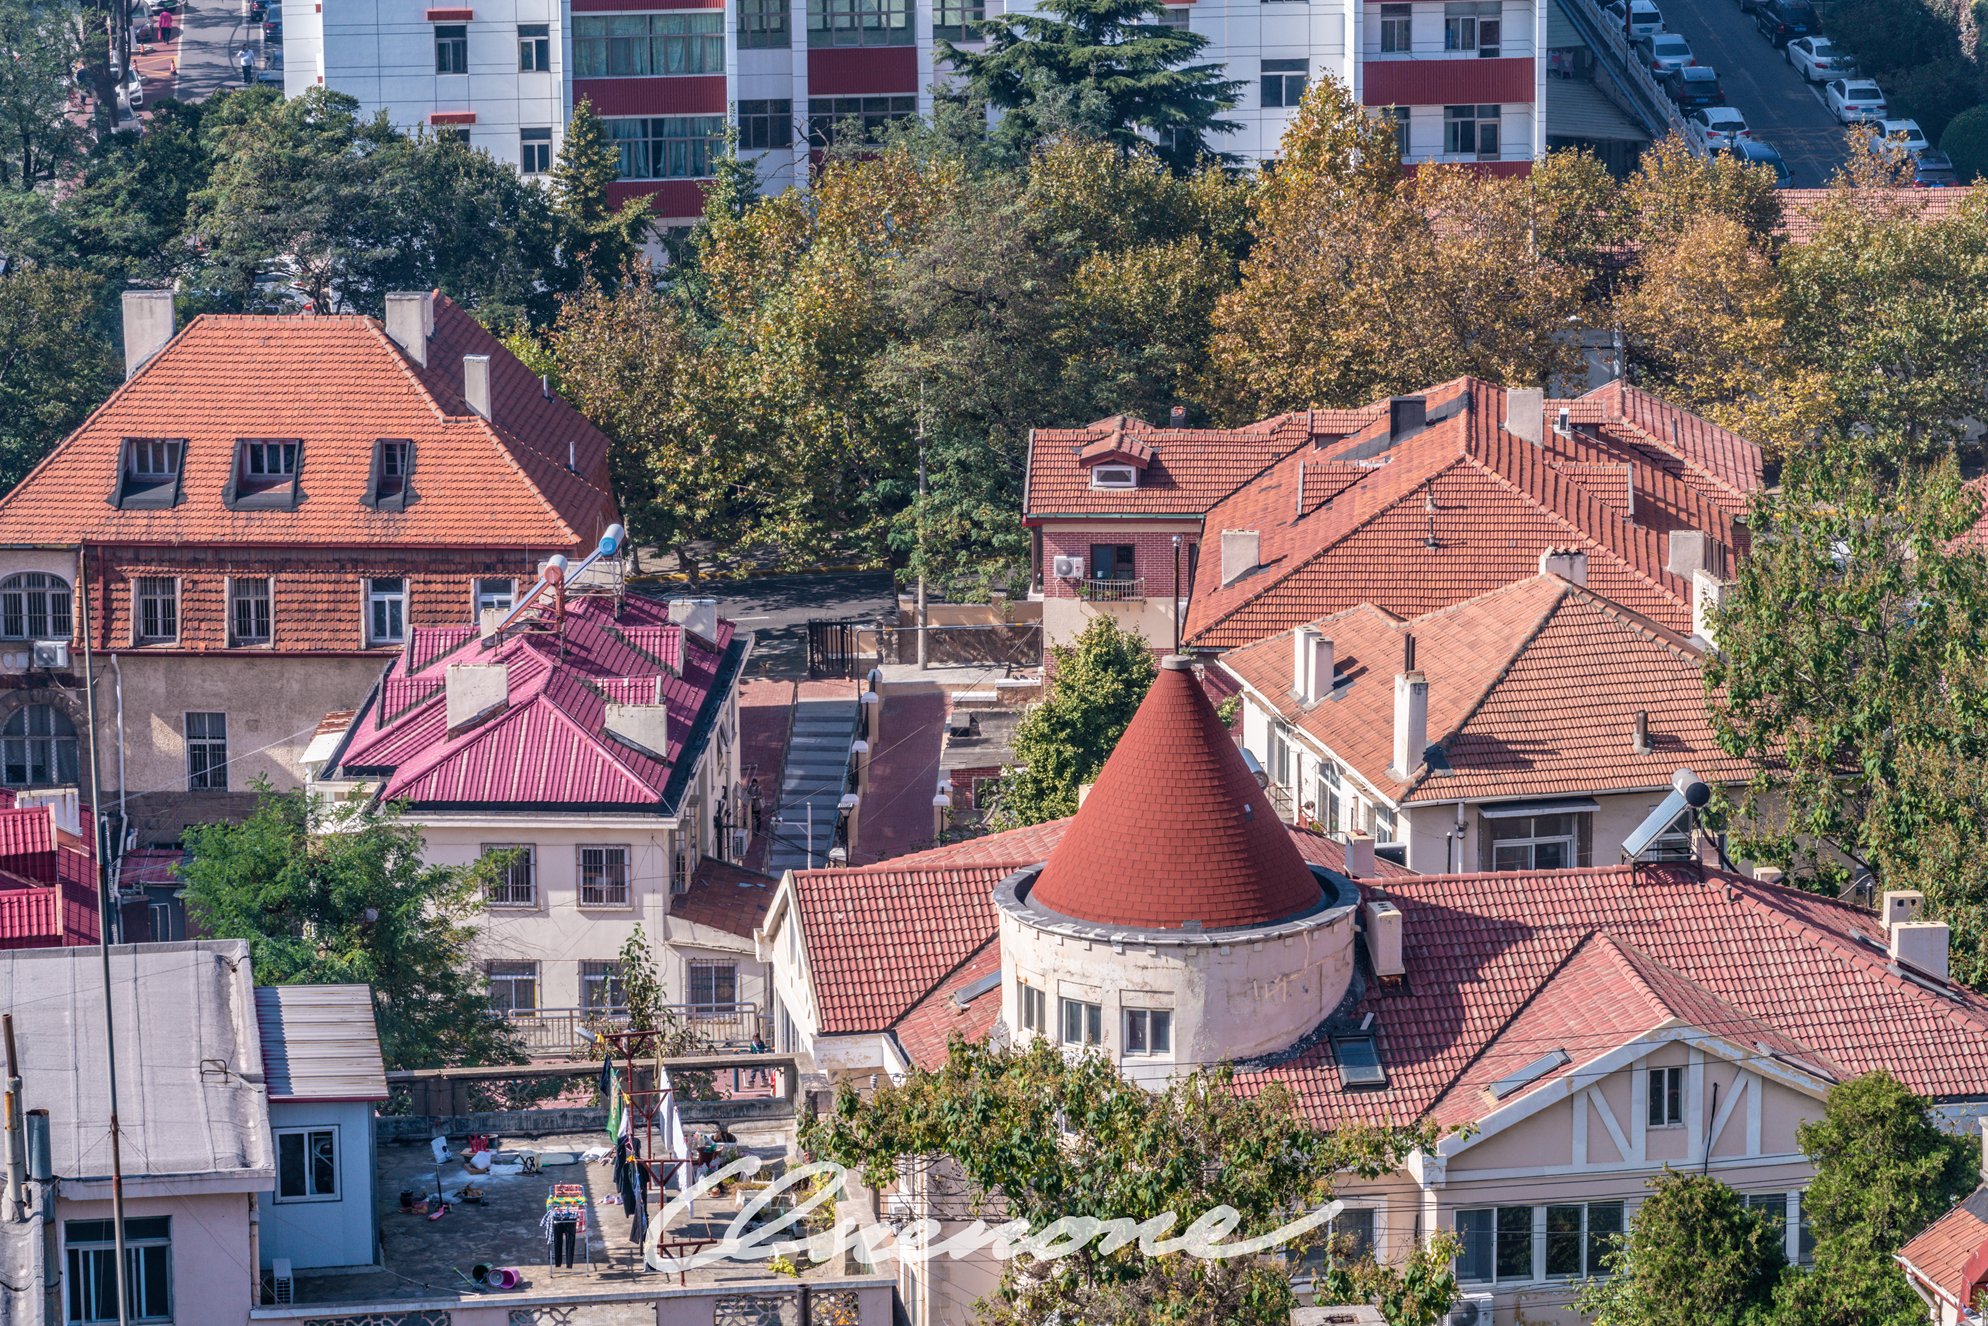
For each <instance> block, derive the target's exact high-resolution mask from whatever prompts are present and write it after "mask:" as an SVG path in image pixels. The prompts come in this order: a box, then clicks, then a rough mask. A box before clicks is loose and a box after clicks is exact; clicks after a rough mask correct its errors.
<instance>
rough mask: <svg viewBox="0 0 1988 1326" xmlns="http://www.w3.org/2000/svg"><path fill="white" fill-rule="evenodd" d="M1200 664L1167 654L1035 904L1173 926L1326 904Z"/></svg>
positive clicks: (1038, 884)
mask: <svg viewBox="0 0 1988 1326" xmlns="http://www.w3.org/2000/svg"><path fill="white" fill-rule="evenodd" d="M1192 666H1193V665H1192V664H1191V662H1190V661H1189V660H1188V659H1186V658H1181V657H1173V658H1168V659H1165V660H1163V661H1162V662H1161V664H1160V670H1159V675H1158V676H1157V677H1156V678H1155V679H1154V681H1153V687H1152V689H1151V690H1150V691H1148V692H1147V694H1146V698H1145V699H1144V700H1143V701H1142V702H1141V703H1140V705H1139V709H1138V712H1137V713H1135V714H1134V715H1133V716H1132V721H1131V723H1130V724H1128V725H1127V726H1126V729H1125V734H1124V735H1123V736H1122V737H1120V738H1119V740H1118V745H1117V746H1116V747H1114V748H1113V750H1112V752H1111V756H1110V758H1109V759H1107V760H1106V761H1105V763H1104V768H1103V769H1102V770H1101V771H1100V772H1099V773H1098V776H1097V781H1096V782H1095V784H1093V786H1092V788H1091V792H1090V795H1089V797H1088V798H1087V799H1086V800H1085V801H1084V803H1083V804H1082V805H1081V806H1080V807H1079V808H1078V810H1077V814H1076V816H1075V818H1074V819H1073V820H1072V821H1071V824H1070V831H1069V832H1068V833H1065V834H1064V835H1063V841H1062V842H1060V843H1058V844H1057V846H1056V850H1055V851H1054V852H1051V853H1050V855H1049V863H1048V864H1047V865H1045V866H1044V867H1043V869H1042V873H1041V875H1040V876H1039V877H1038V878H1037V879H1036V881H1035V884H1034V886H1033V887H1032V888H1030V890H1029V895H1028V896H1029V901H1030V902H1031V903H1033V904H1034V905H1035V906H1038V907H1044V908H1047V909H1048V910H1050V911H1052V912H1057V913H1060V914H1061V915H1064V916H1067V917H1070V918H1072V919H1074V920H1078V921H1090V922H1095V923H1097V924H1099V925H1108V926H1125V927H1132V928H1139V929H1167V930H1178V929H1180V928H1182V927H1183V926H1188V925H1196V926H1199V927H1201V928H1203V929H1208V930H1220V929H1228V928H1231V927H1235V926H1250V925H1263V924H1266V923H1269V922H1271V921H1277V920H1281V919H1284V918H1286V917H1291V916H1296V915H1299V914H1301V913H1303V912H1307V911H1310V910H1312V909H1313V908H1316V907H1317V906H1319V904H1320V901H1321V898H1322V894H1321V891H1320V889H1319V885H1318V881H1317V880H1316V879H1315V878H1314V877H1313V876H1312V873H1311V871H1310V870H1309V869H1307V868H1306V866H1305V862H1304V858H1302V857H1301V856H1299V855H1298V852H1297V850H1296V849H1295V848H1294V847H1293V846H1292V845H1291V839H1290V835H1289V834H1288V833H1287V832H1286V831H1285V826H1284V825H1283V824H1282V822H1280V821H1279V820H1278V818H1277V812H1276V811H1275V810H1274V809H1273V808H1272V807H1271V805H1270V801H1269V798H1267V797H1266V796H1265V795H1264V793H1263V789H1262V788H1260V787H1258V786H1257V784H1256V779H1255V778H1254V777H1252V776H1251V774H1250V772H1249V767H1248V766H1247V765H1245V764H1244V763H1243V758H1242V752H1241V751H1240V750H1239V749H1237V747H1236V743H1235V740H1234V739H1233V738H1232V737H1231V736H1230V735H1229V731H1228V729H1227V728H1225V727H1224V726H1223V725H1222V720H1221V719H1219V718H1217V717H1216V716H1215V706H1214V705H1212V704H1210V703H1209V702H1208V697H1207V695H1206V694H1205V693H1204V692H1203V691H1202V689H1201V687H1200V686H1199V685H1198V684H1197V683H1196V682H1195V679H1194V673H1193V670H1192Z"/></svg>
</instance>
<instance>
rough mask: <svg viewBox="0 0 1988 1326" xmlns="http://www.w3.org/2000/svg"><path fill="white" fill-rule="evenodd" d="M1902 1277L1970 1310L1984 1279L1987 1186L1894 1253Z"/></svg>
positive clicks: (1987, 1252) (1987, 1259)
mask: <svg viewBox="0 0 1988 1326" xmlns="http://www.w3.org/2000/svg"><path fill="white" fill-rule="evenodd" d="M1898 1260H1899V1263H1900V1264H1901V1265H1902V1266H1904V1267H1905V1271H1906V1274H1908V1275H1910V1276H1911V1277H1912V1278H1913V1279H1914V1280H1917V1281H1918V1282H1919V1283H1920V1284H1922V1285H1924V1286H1925V1287H1927V1288H1928V1289H1931V1290H1932V1291H1933V1292H1934V1293H1936V1294H1938V1295H1939V1296H1940V1297H1941V1298H1943V1299H1945V1300H1946V1301H1947V1302H1948V1303H1950V1304H1952V1305H1953V1306H1954V1307H1956V1308H1972V1307H1973V1306H1974V1302H1975V1299H1976V1297H1977V1296H1978V1295H1979V1293H1980V1291H1981V1288H1982V1283H1983V1281H1985V1280H1988V1187H1983V1188H1976V1189H1975V1190H1974V1191H1973V1192H1972V1193H1971V1194H1969V1195H1968V1196H1967V1197H1964V1198H1962V1199H1961V1201H1960V1203H1959V1204H1958V1205H1956V1206H1955V1207H1954V1209H1953V1210H1951V1211H1949V1212H1947V1213H1946V1214H1945V1215H1943V1216H1941V1217H1940V1218H1939V1219H1938V1220H1935V1221H1934V1222H1933V1223H1932V1224H1930V1225H1928V1226H1926V1228H1925V1229H1923V1230H1921V1231H1920V1232H1919V1235H1918V1237H1916V1238H1914V1239H1913V1240H1912V1241H1911V1242H1910V1243H1907V1244H1906V1245H1905V1246H1904V1247H1903V1248H1900V1249H1899V1250H1898Z"/></svg>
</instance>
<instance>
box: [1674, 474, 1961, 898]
mask: <svg viewBox="0 0 1988 1326" xmlns="http://www.w3.org/2000/svg"><path fill="white" fill-rule="evenodd" d="M1980 514H1981V499H1980V494H1979V492H1978V491H1977V490H1975V489H1973V488H1970V487H1969V486H1967V485H1966V484H1964V483H1963V482H1962V480H1961V477H1960V474H1959V472H1958V470H1957V468H1956V467H1955V465H1954V464H1953V462H1952V460H1951V458H1949V459H1947V460H1944V461H1941V462H1939V463H1937V464H1934V465H1930V466H1919V465H1916V464H1907V465H1905V466H1903V467H1902V468H1901V467H1900V466H1899V465H1898V464H1897V463H1896V462H1895V461H1894V460H1892V459H1890V458H1888V457H1887V456H1886V455H1885V454H1883V450H1882V448H1881V447H1880V446H1874V445H1870V444H1865V443H1847V442H1837V443H1831V444H1828V445H1826V446H1823V447H1821V448H1819V449H1817V450H1814V451H1811V452H1804V453H1801V454H1798V455H1796V456H1794V457H1793V458H1791V459H1790V461H1789V463H1788V466H1787V468H1786V470H1785V471H1784V472H1783V475H1782V482H1781V484H1780V486H1779V488H1778V489H1776V490H1773V491H1771V492H1769V493H1767V494H1765V495H1763V496H1762V497H1761V498H1760V499H1758V500H1757V501H1756V503H1755V505H1754V508H1753V510H1752V512H1751V514H1750V515H1749V517H1748V526H1749V528H1750V529H1751V531H1752V534H1753V551H1752V553H1751V555H1750V556H1749V557H1747V558H1746V559H1745V560H1744V561H1742V562H1741V563H1740V566H1739V569H1738V576H1737V579H1736V580H1735V581H1734V582H1733V583H1732V584H1731V585H1730V586H1729V587H1728V588H1727V590H1726V592H1725V598H1724V604H1723V606H1722V607H1721V608H1720V610H1719V611H1718V613H1717V617H1716V622H1715V629H1716V633H1717V638H1718V646H1719V647H1718V649H1717V650H1716V651H1715V652H1713V653H1711V654H1709V655H1708V656H1707V659H1706V669H1705V678H1706V686H1707V688H1708V691H1707V693H1708V695H1709V697H1710V709H1711V715H1712V719H1713V723H1714V725H1715V729H1716V731H1717V733H1718V736H1719V740H1720V743H1721V745H1723V746H1724V747H1725V749H1726V750H1727V751H1728V752H1729V753H1731V754H1733V755H1736V756H1741V757H1744V758H1745V759H1747V760H1748V761H1749V762H1750V763H1751V764H1752V766H1753V770H1754V772H1753V776H1752V778H1751V780H1750V781H1749V783H1748V784H1747V786H1746V787H1745V788H1744V789H1743V791H1742V792H1741V793H1740V794H1739V795H1738V796H1737V797H1736V798H1734V805H1733V807H1732V809H1733V812H1734V813H1733V824H1732V827H1733V828H1734V830H1735V831H1736V839H1737V841H1736V851H1735V855H1739V856H1744V857H1745V858H1747V859H1749V860H1753V861H1759V862H1763V863H1767V864H1772V865H1777V866H1781V867H1784V868H1785V869H1787V870H1788V872H1789V875H1790V879H1791V882H1795V883H1799V884H1802V885H1803V886H1805V887H1809V888H1813V889H1817V890H1820V891H1823V892H1828V893H1832V894H1833V893H1838V892H1840V891H1842V890H1843V889H1844V888H1845V887H1846V886H1847V885H1849V884H1850V883H1852V882H1853V881H1856V880H1859V879H1862V878H1865V877H1867V876H1868V877H1882V879H1883V881H1884V887H1891V886H1892V885H1891V879H1892V875H1893V873H1894V872H1895V871H1896V870H1897V869H1898V868H1900V867H1905V868H1908V869H1909V867H1910V866H1911V864H1912V863H1913V861H1914V860H1915V859H1916V856H1917V852H1918V846H1917V843H1918V839H1919V836H1920V835H1921V834H1922V833H1924V832H1925V831H1926V829H1927V828H1928V826H1931V825H1937V824H1943V823H1945V822H1946V820H1947V818H1948V816H1949V815H1951V814H1952V813H1953V811H1954V808H1955V801H1954V799H1953V798H1954V797H1955V796H1956V795H1964V794H1965V789H1964V788H1959V789H1954V788H1948V787H1945V786H1942V785H1940V784H1939V783H1938V782H1935V781H1932V780H1928V779H1925V778H1921V777H1915V776H1912V775H1913V774H1914V772H1915V770H1916V769H1917V768H1918V767H1919V766H1918V765H1917V764H1915V760H1916V758H1917V756H1918V754H1919V753H1921V752H1935V753H1942V754H1944V755H1946V756H1950V757H1953V758H1956V759H1959V760H1963V761H1965V762H1967V763H1969V764H1973V763H1975V762H1978V761H1980V760H1981V759H1982V758H1983V757H1984V755H1988V725H1984V723H1985V721H1988V684H1984V680H1988V679H1984V676H1983V660H1984V658H1988V551H1984V549H1983V548H1982V547H1981V546H1980V545H1979V544H1978V543H1975V542H1973V541H1972V540H1971V539H1970V538H1968V537H1967V536H1968V535H1969V534H1970V533H1971V532H1972V530H1973V528H1974V526H1975V523H1976V521H1977V520H1978V519H1979V517H1980ZM1965 832H1967V834H1968V837H1969V841H1970V842H1971V843H1972V844H1974V848H1973V850H1974V851H1975V852H1976V853H1977V854H1979V853H1980V851H1981V849H1982V846H1983V841H1982V840H1983V837H1984V835H1988V830H1985V829H1984V828H1983V825H1982V822H1981V821H1980V820H1978V819H1977V820H1975V821H1974V823H1973V824H1972V825H1971V826H1968V827H1967V828H1966V830H1965ZM1969 878H1971V879H1978V878H1979V875H1978V872H1977V873H1975V874H1972V875H1970V876H1969ZM1935 896H1936V897H1937V896H1939V895H1937V894H1936V895H1935ZM1943 901H1946V902H1952V901H1955V900H1953V899H1951V898H1947V899H1944V900H1943ZM1937 906H1938V904H1936V907H1937Z"/></svg>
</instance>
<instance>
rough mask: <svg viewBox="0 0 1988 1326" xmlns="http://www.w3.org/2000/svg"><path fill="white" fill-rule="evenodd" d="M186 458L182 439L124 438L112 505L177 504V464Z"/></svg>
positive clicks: (178, 491)
mask: <svg viewBox="0 0 1988 1326" xmlns="http://www.w3.org/2000/svg"><path fill="white" fill-rule="evenodd" d="M185 458H186V442H185V440H184V439H181V438H160V437H127V438H125V439H124V456H123V458H122V460H121V461H120V463H119V465H118V480H117V495H116V496H115V497H114V498H113V499H112V501H113V505H115V506H118V507H120V508H125V509H130V508H136V507H168V506H173V505H176V504H177V503H178V502H179V494H180V467H181V464H182V462H183V461H184V460H185Z"/></svg>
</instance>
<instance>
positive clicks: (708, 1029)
mask: <svg viewBox="0 0 1988 1326" xmlns="http://www.w3.org/2000/svg"><path fill="white" fill-rule="evenodd" d="M663 1007H664V1011H665V1012H666V1013H668V1014H670V1015H671V1016H674V1017H677V1018H680V1019H682V1020H683V1021H684V1022H685V1023H686V1024H688V1025H689V1027H690V1029H691V1030H692V1031H693V1032H695V1033H696V1034H697V1035H698V1036H699V1037H700V1038H702V1039H703V1041H704V1042H705V1043H706V1044H707V1045H709V1046H710V1047H711V1048H712V1049H714V1050H719V1049H739V1048H742V1047H744V1046H748V1045H751V1044H752V1043H753V1040H754V1039H755V1038H756V1037H758V1036H759V1035H760V1033H761V1028H760V1025H759V1005H757V1004H666V1005H664V1006H663ZM490 1016H491V1017H493V1018H498V1019H501V1020H502V1021H504V1022H506V1023H508V1024H509V1025H510V1028H511V1030H512V1031H513V1032H514V1033H516V1035H517V1038H518V1047H519V1048H520V1049H522V1050H523V1051H524V1052H525V1053H526V1054H527V1055H529V1056H530V1057H531V1058H533V1059H565V1058H579V1057H581V1056H584V1055H597V1054H599V1052H600V1051H599V1048H598V1045H597V1042H596V1040H595V1033H596V1032H608V1031H622V1030H625V1029H626V1028H627V1026H628V1010H626V1009H623V1008H520V1009H492V1010H491V1013H490Z"/></svg>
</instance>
